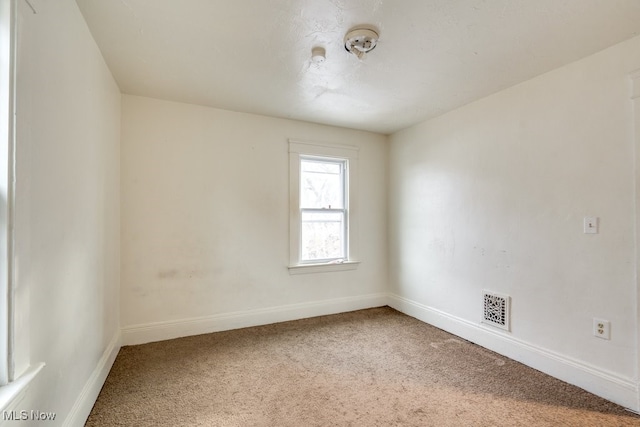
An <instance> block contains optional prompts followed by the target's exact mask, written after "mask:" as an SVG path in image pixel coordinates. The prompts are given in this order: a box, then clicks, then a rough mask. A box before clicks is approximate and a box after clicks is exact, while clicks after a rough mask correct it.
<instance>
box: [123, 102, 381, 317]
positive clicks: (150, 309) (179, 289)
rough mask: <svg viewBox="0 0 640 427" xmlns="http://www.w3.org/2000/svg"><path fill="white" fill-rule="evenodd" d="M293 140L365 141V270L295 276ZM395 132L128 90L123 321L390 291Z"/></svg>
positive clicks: (125, 107) (362, 183)
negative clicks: (389, 191) (391, 138)
mask: <svg viewBox="0 0 640 427" xmlns="http://www.w3.org/2000/svg"><path fill="white" fill-rule="evenodd" d="M288 138H295V139H298V140H307V141H314V142H331V143H338V144H349V145H356V146H358V147H360V152H359V170H360V177H359V188H360V191H359V193H360V194H359V195H358V197H359V200H360V205H359V206H360V212H361V213H362V215H361V223H360V239H359V240H360V251H359V253H360V256H359V258H360V260H361V261H362V263H361V265H360V266H359V268H358V269H357V270H355V271H344V272H331V273H319V274H301V275H290V274H289V272H288V269H287V266H288V264H289V155H288ZM386 160H387V141H386V137H385V136H382V135H377V134H373V133H367V132H361V131H351V130H346V129H340V128H335V127H329V126H319V125H312V124H308V123H304V122H296V121H291V120H283V119H273V118H267V117H263V116H255V115H250V114H243V113H235V112H230V111H224V110H217V109H213V108H207V107H200V106H195V105H189V104H181V103H174V102H167V101H159V100H154V99H150V98H143V97H135V96H128V95H127V96H124V97H123V122H122V326H123V327H129V326H132V325H144V324H148V323H152V322H166V321H181V320H185V319H192V318H198V317H202V316H212V315H218V314H224V313H232V312H239V311H246V310H259V309H268V308H272V307H279V306H285V305H291V304H305V303H312V302H316V301H323V300H330V299H335V298H344V297H356V296H361V295H368V294H373V293H378V292H383V291H385V289H386V283H387V262H386V180H387V173H386Z"/></svg>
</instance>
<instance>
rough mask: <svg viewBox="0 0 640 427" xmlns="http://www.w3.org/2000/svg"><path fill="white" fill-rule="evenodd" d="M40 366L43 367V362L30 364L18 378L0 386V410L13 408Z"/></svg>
mask: <svg viewBox="0 0 640 427" xmlns="http://www.w3.org/2000/svg"><path fill="white" fill-rule="evenodd" d="M42 368H44V363H40V364H38V365H35V366H30V367H29V369H27V371H26V372H25V373H24V374H22V375H21V376H20V378H18V379H17V380H15V381H12V382H10V383H9V384H7V385H5V386H2V387H0V411H7V410H11V409H13V408H15V405H17V404H18V403H20V401H21V400H22V398H23V397H24V393H25V391H26V390H27V388H28V387H29V384H30V383H31V381H33V379H34V378H35V377H36V376H37V375H38V373H39V372H40V371H41V370H42Z"/></svg>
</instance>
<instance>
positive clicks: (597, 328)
mask: <svg viewBox="0 0 640 427" xmlns="http://www.w3.org/2000/svg"><path fill="white" fill-rule="evenodd" d="M593 335H594V336H596V337H598V338H602V339H603V340H610V339H611V322H609V321H608V320H604V319H597V318H594V319H593Z"/></svg>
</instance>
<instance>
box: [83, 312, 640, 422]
mask: <svg viewBox="0 0 640 427" xmlns="http://www.w3.org/2000/svg"><path fill="white" fill-rule="evenodd" d="M86 425H87V426H296V427H297V426H456V427H457V426H640V417H638V416H636V415H634V414H632V413H630V412H627V411H625V410H624V409H623V408H621V407H619V406H617V405H615V404H613V403H611V402H608V401H606V400H603V399H600V398H598V397H596V396H594V395H592V394H590V393H587V392H586V391H584V390H581V389H579V388H577V387H574V386H571V385H568V384H566V383H563V382H561V381H559V380H556V379H554V378H551V377H549V376H547V375H545V374H542V373H540V372H538V371H536V370H533V369H530V368H527V367H525V366H523V365H521V364H519V363H517V362H514V361H512V360H509V359H507V358H504V357H502V356H499V355H497V354H495V353H493V352H490V351H488V350H485V349H483V348H481V347H478V346H476V345H473V344H471V343H469V342H467V341H464V340H462V339H460V338H458V337H455V336H453V335H450V334H448V333H446V332H443V331H442V330H439V329H437V328H434V327H432V326H429V325H426V324H424V323H422V322H419V321H417V320H415V319H413V318H411V317H408V316H405V315H403V314H401V313H398V312H397V311H394V310H392V309H390V308H386V307H385V308H378V309H371V310H363V311H357V312H353V313H345V314H338V315H334V316H323V317H317V318H313V319H305V320H298V321H294V322H286V323H279V324H275V325H268V326H260V327H255V328H247V329H241V330H236V331H228V332H219V333H214V334H208V335H200V336H195V337H187V338H180V339H176V340H171V341H164V342H159V343H151V344H145V345H139V346H131V347H123V348H122V349H121V350H120V353H119V354H118V357H117V359H116V361H115V364H114V366H113V369H112V371H111V373H110V374H109V377H108V378H107V381H106V383H105V385H104V388H103V390H102V392H101V394H100V396H99V397H98V400H97V402H96V404H95V406H94V408H93V411H92V412H91V415H90V416H89V419H88V421H87V424H86Z"/></svg>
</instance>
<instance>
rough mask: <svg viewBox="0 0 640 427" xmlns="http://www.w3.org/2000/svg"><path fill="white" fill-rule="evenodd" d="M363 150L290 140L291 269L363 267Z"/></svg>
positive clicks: (309, 270) (311, 269) (292, 271)
mask: <svg viewBox="0 0 640 427" xmlns="http://www.w3.org/2000/svg"><path fill="white" fill-rule="evenodd" d="M357 154H358V148H357V147H352V146H345V145H329V144H314V143H305V142H299V141H289V160H290V186H289V191H290V193H289V196H290V204H291V206H290V234H291V236H290V237H291V239H290V263H289V271H290V272H291V273H292V274H296V273H312V272H320V271H335V270H347V269H354V268H356V266H357V261H356V253H357V234H356V230H357V204H356V191H357V185H356V183H357V181H356V177H357V175H356V172H357V162H358V156H357Z"/></svg>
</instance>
